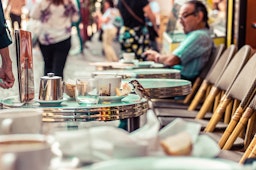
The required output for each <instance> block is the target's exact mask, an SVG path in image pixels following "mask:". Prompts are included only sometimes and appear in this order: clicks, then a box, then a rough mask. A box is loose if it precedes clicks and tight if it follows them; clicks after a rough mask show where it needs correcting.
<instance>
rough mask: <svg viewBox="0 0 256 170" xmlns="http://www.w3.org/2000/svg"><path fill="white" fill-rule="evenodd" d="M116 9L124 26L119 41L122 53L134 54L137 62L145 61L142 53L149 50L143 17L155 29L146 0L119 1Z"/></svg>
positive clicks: (153, 19) (147, 34)
mask: <svg viewBox="0 0 256 170" xmlns="http://www.w3.org/2000/svg"><path fill="white" fill-rule="evenodd" d="M117 6H118V9H119V11H120V14H121V16H122V18H123V21H124V25H123V26H122V27H121V29H120V34H119V41H120V43H121V50H122V51H123V52H134V53H135V56H136V58H137V59H138V60H145V58H144V57H143V55H142V54H143V52H144V51H145V50H147V49H150V39H149V33H148V30H147V27H146V23H145V16H147V17H148V18H149V20H150V21H151V22H152V24H153V27H154V28H155V29H156V19H155V16H154V14H153V12H152V10H151V8H150V6H149V2H148V0H140V1H137V0H119V2H118V5H117Z"/></svg>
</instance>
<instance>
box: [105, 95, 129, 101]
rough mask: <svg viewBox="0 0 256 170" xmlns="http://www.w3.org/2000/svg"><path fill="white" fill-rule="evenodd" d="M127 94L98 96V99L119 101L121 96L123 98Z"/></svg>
mask: <svg viewBox="0 0 256 170" xmlns="http://www.w3.org/2000/svg"><path fill="white" fill-rule="evenodd" d="M126 96H127V95H125V96H100V101H101V102H102V101H104V102H113V101H121V100H122V99H123V98H125V97H126Z"/></svg>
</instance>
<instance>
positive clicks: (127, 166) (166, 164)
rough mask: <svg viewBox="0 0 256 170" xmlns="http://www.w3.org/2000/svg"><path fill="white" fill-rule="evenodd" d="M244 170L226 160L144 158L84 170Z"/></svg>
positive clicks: (122, 160) (102, 163) (105, 163)
mask: <svg viewBox="0 0 256 170" xmlns="http://www.w3.org/2000/svg"><path fill="white" fill-rule="evenodd" d="M113 169H122V170H172V169H173V170H178V169H182V170H206V169H211V170H242V166H241V165H239V164H238V163H235V162H232V161H228V160H224V159H218V158H214V159H206V158H193V157H143V158H130V159H119V160H111V161H106V162H101V163H96V164H93V165H91V166H88V167H84V168H82V170H113Z"/></svg>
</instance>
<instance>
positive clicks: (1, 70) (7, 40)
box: [0, 1, 15, 89]
mask: <svg viewBox="0 0 256 170" xmlns="http://www.w3.org/2000/svg"><path fill="white" fill-rule="evenodd" d="M11 43H12V38H11V34H10V31H9V29H8V27H7V24H6V20H5V17H4V11H3V6H2V1H0V56H1V59H2V66H1V67H0V87H2V88H4V89H9V88H11V87H12V86H13V84H14V81H15V78H14V75H13V70H12V60H11V57H10V53H9V47H8V46H9V45H10V44H11Z"/></svg>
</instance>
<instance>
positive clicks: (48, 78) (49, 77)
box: [41, 73, 61, 80]
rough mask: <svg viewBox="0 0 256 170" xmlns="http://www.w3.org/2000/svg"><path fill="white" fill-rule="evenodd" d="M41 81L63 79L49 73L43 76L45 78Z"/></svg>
mask: <svg viewBox="0 0 256 170" xmlns="http://www.w3.org/2000/svg"><path fill="white" fill-rule="evenodd" d="M41 79H46V80H55V79H61V77H60V76H55V75H54V73H47V76H43V77H41Z"/></svg>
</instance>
